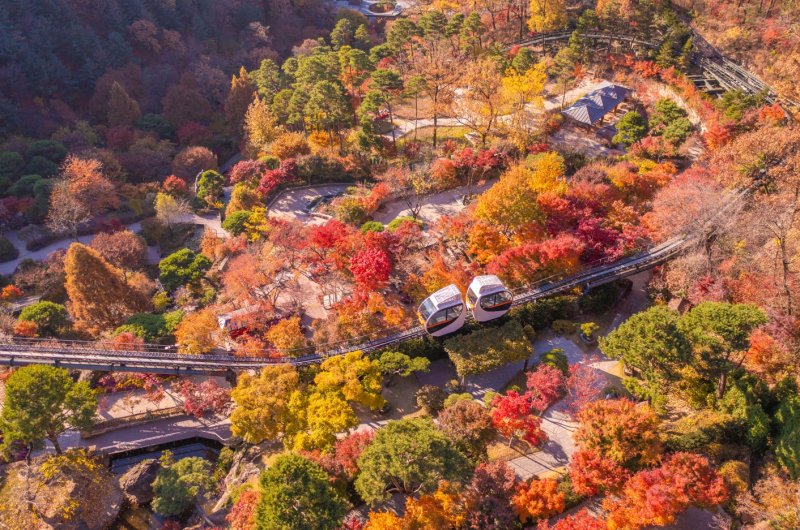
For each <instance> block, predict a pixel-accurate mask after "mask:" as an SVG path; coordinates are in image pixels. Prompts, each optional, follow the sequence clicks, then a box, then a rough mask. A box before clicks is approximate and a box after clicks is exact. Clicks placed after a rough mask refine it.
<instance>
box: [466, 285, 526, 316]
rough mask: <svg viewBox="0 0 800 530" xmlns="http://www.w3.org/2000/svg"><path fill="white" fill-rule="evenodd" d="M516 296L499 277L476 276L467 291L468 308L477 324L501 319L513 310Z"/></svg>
mask: <svg viewBox="0 0 800 530" xmlns="http://www.w3.org/2000/svg"><path fill="white" fill-rule="evenodd" d="M513 301H514V296H513V295H512V294H511V291H509V290H508V289H506V286H505V285H503V282H501V281H500V279H499V278H498V277H497V276H494V275H491V274H490V275H486V276H476V277H475V279H473V280H472V283H471V284H469V289H467V307H469V309H470V311H472V316H473V318H475V321H476V322H487V321H489V320H494V319H495V318H500V317H501V316H503V315H505V314H506V313H508V310H509V309H511V303H512V302H513Z"/></svg>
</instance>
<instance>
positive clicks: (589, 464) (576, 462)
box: [569, 450, 629, 496]
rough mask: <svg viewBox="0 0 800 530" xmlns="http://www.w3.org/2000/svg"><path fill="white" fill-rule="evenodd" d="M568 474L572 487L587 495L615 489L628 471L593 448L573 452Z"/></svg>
mask: <svg viewBox="0 0 800 530" xmlns="http://www.w3.org/2000/svg"><path fill="white" fill-rule="evenodd" d="M569 474H570V477H571V478H572V487H573V489H574V490H575V491H576V492H577V493H580V494H581V495H588V496H594V495H597V494H599V493H603V492H606V491H616V490H618V489H619V488H620V487H621V486H622V484H623V483H624V482H625V481H626V480H627V479H628V476H629V475H628V471H627V470H626V469H625V468H623V467H622V466H620V465H619V464H618V463H617V462H615V461H613V460H611V459H610V458H606V457H603V456H602V455H600V454H599V453H598V452H596V451H593V450H581V451H577V452H576V453H575V454H573V455H572V461H571V462H570V466H569Z"/></svg>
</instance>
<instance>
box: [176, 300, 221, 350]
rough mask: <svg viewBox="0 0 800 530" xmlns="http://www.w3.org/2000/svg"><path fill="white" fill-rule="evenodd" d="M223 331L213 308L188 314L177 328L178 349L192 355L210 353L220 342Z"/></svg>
mask: <svg viewBox="0 0 800 530" xmlns="http://www.w3.org/2000/svg"><path fill="white" fill-rule="evenodd" d="M222 333H223V332H222V330H221V329H220V327H219V322H217V317H216V316H215V315H214V312H213V311H212V310H211V309H202V310H200V311H198V312H196V313H191V314H189V315H186V317H185V318H184V319H183V320H182V321H181V323H180V324H178V328H177V329H176V330H175V340H176V342H177V343H178V351H180V352H181V353H187V354H191V355H197V354H201V353H208V352H210V351H211V350H213V349H214V348H215V347H216V346H217V345H218V344H219V341H220V339H221V338H222Z"/></svg>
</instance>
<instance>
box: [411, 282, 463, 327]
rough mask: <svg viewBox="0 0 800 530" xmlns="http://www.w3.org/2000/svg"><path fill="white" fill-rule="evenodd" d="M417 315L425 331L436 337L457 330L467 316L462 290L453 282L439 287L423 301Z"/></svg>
mask: <svg viewBox="0 0 800 530" xmlns="http://www.w3.org/2000/svg"><path fill="white" fill-rule="evenodd" d="M417 316H418V317H419V321H420V323H421V324H422V325H423V326H425V331H426V332H428V333H429V334H430V335H433V336H434V337H441V336H442V335H447V334H448V333H452V332H454V331H457V330H458V329H460V328H461V326H463V325H464V321H465V320H466V317H467V309H466V307H465V306H464V299H463V298H462V297H461V291H459V289H458V287H456V286H455V285H453V284H451V285H448V286H447V287H443V288H442V289H439V290H438V291H436V292H435V293H433V294H432V295H430V296H429V297H428V298H426V299H425V300H423V301H422V303H421V304H420V305H419V308H418V309H417Z"/></svg>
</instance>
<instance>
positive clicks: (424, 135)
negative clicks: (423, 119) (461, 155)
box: [403, 125, 471, 145]
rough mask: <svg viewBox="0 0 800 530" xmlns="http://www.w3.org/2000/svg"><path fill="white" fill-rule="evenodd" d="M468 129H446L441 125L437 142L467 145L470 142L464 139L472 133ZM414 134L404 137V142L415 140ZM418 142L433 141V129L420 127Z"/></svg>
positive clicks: (410, 133) (459, 127)
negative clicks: (448, 141) (451, 141)
mask: <svg viewBox="0 0 800 530" xmlns="http://www.w3.org/2000/svg"><path fill="white" fill-rule="evenodd" d="M470 132H471V131H470V129H469V128H467V127H461V126H458V127H446V126H442V125H440V126H439V127H438V132H437V140H438V141H439V142H443V141H445V140H453V141H454V142H456V143H460V144H464V145H467V144H469V141H468V140H467V139H466V138H465V137H464V136H465V135H466V134H468V133H470ZM413 138H414V132H413V131H411V132H409V133H408V134H407V135H405V136H404V137H403V140H413ZM417 140H423V141H429V140H430V141H432V140H433V127H420V128H419V129H417Z"/></svg>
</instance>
